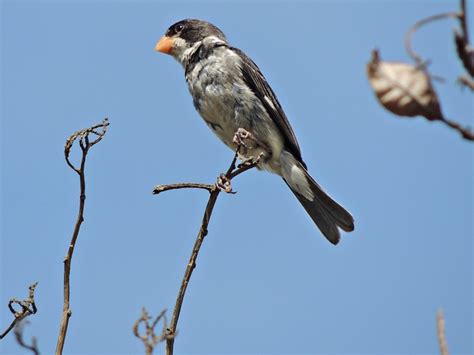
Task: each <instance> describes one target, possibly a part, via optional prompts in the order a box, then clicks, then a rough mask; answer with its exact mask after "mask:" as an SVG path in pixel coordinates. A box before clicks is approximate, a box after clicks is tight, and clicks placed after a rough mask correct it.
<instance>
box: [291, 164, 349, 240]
mask: <svg viewBox="0 0 474 355" xmlns="http://www.w3.org/2000/svg"><path fill="white" fill-rule="evenodd" d="M304 171H305V175H306V178H307V179H308V182H309V184H310V188H311V192H312V193H313V195H314V199H313V201H310V200H308V199H307V198H305V197H304V196H302V195H301V194H299V193H298V192H297V191H296V190H294V189H293V188H292V187H291V186H290V185H289V184H288V182H287V181H286V180H285V179H283V180H284V181H285V182H286V184H287V185H288V187H289V188H290V189H291V191H292V192H293V193H294V194H295V196H296V197H297V198H298V200H299V201H300V203H301V204H302V205H303V207H304V209H305V210H306V212H308V214H309V215H310V216H311V218H312V220H313V221H314V223H316V225H317V226H318V228H319V229H320V230H321V232H322V233H323V234H324V236H325V237H326V239H327V240H329V241H330V242H331V243H332V244H334V245H335V244H337V243H339V240H340V239H341V234H340V232H339V229H338V227H339V228H341V229H342V230H344V231H346V232H351V231H353V230H354V218H353V217H352V216H351V214H350V213H349V212H347V211H346V210H345V209H344V207H342V206H341V205H339V204H338V203H337V202H336V201H334V200H333V199H332V198H331V197H330V196H329V195H328V194H326V193H325V192H324V191H323V189H322V188H321V187H320V186H319V185H318V184H317V183H316V181H314V179H313V178H312V177H311V176H310V175H309V173H308V172H307V171H306V169H304Z"/></svg>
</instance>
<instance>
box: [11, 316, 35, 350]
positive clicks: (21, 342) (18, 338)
mask: <svg viewBox="0 0 474 355" xmlns="http://www.w3.org/2000/svg"><path fill="white" fill-rule="evenodd" d="M28 323H29V322H28V321H27V320H24V321H22V322H20V323H18V324H17V325H16V327H15V332H14V334H15V338H16V341H17V343H18V344H19V345H20V346H21V347H22V348H25V349H28V350H30V351H31V352H32V353H33V354H35V355H39V354H40V352H39V350H38V343H37V341H36V337H32V338H31V345H29V344H26V343H25V341H24V339H23V330H24V326H25V325H26V324H28Z"/></svg>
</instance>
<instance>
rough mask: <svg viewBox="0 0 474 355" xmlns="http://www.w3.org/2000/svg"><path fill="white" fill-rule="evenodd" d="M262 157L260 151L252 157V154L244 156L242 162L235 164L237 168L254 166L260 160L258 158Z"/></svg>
mask: <svg viewBox="0 0 474 355" xmlns="http://www.w3.org/2000/svg"><path fill="white" fill-rule="evenodd" d="M262 157H263V153H260V154H259V155H258V156H257V157H254V156H253V155H252V156H250V157H248V158H244V159H242V162H241V163H240V164H239V165H237V168H238V169H240V168H243V167H245V166H251V165H252V166H255V165H257V164H258V162H259V161H260V159H262Z"/></svg>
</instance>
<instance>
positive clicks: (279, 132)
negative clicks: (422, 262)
mask: <svg viewBox="0 0 474 355" xmlns="http://www.w3.org/2000/svg"><path fill="white" fill-rule="evenodd" d="M155 50H157V51H158V52H162V53H166V54H170V55H171V56H173V57H174V58H175V59H176V60H177V61H178V62H179V63H181V65H182V66H183V67H184V70H185V76H186V81H187V83H188V86H189V91H190V93H191V95H192V97H193V102H194V106H195V107H196V110H197V111H198V112H199V114H200V115H201V116H202V118H203V119H204V121H205V122H206V123H207V125H208V126H209V128H210V129H211V130H212V131H213V132H214V133H215V134H216V135H217V136H218V137H219V138H220V139H221V140H222V141H223V142H224V143H225V144H226V145H227V146H228V147H230V148H231V149H232V150H234V151H236V150H237V147H240V148H242V147H243V149H242V150H241V149H240V148H239V157H240V158H241V159H243V160H248V159H253V158H255V157H260V159H259V161H258V165H257V168H258V169H260V170H267V171H270V172H272V173H275V174H278V175H280V176H281V177H282V178H283V180H284V181H285V182H286V184H287V185H288V186H289V188H290V189H291V191H292V192H293V193H294V194H295V196H296V197H297V198H298V200H299V201H300V203H301V204H302V205H303V207H304V208H305V210H306V212H308V214H309V215H310V216H311V218H312V219H313V221H314V222H315V223H316V225H317V226H318V227H319V229H320V230H321V232H322V233H323V234H324V236H325V237H326V238H327V239H328V240H329V241H330V242H331V243H333V244H337V243H338V242H339V239H340V233H339V229H338V228H341V229H342V230H344V231H346V232H350V231H352V230H354V219H353V218H352V216H351V214H350V213H349V212H347V211H346V210H345V209H344V208H343V207H342V206H341V205H339V204H338V203H337V202H336V201H334V200H333V199H332V198H331V197H330V196H328V195H327V194H326V193H325V192H324V191H323V190H322V188H321V187H320V186H319V185H318V184H317V183H316V181H314V179H313V178H312V177H311V176H310V175H309V173H308V171H307V170H306V169H307V168H306V164H305V163H304V162H303V159H302V157H301V151H300V147H299V145H298V141H297V140H296V136H295V134H294V132H293V129H292V128H291V126H290V122H289V121H288V119H287V117H286V115H285V113H284V112H283V109H282V107H281V105H280V103H279V102H278V99H277V98H276V96H275V94H274V92H273V90H272V89H271V88H270V85H268V83H267V81H266V79H265V77H264V76H263V74H262V73H261V72H260V69H259V68H258V67H257V65H256V64H255V63H254V62H253V61H252V60H251V59H250V58H249V57H248V56H247V55H246V54H245V53H244V52H242V51H241V50H240V49H237V48H235V47H232V46H231V45H230V44H229V42H228V41H227V39H226V37H225V35H224V33H223V32H222V31H221V30H220V29H218V28H217V27H216V26H214V25H213V24H211V23H209V22H206V21H201V20H195V19H186V20H182V21H179V22H177V23H175V24H174V25H172V26H171V27H170V28H169V29H168V30H167V31H166V34H165V35H164V36H163V37H162V38H161V39H160V40H159V42H158V43H157V44H156V47H155Z"/></svg>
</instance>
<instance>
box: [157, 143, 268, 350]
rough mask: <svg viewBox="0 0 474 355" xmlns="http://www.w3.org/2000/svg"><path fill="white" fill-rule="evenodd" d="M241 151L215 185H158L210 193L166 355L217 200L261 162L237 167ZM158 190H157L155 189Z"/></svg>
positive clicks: (167, 341)
mask: <svg viewBox="0 0 474 355" xmlns="http://www.w3.org/2000/svg"><path fill="white" fill-rule="evenodd" d="M239 149H240V145H239V146H238V148H237V150H236V152H235V154H234V157H233V159H232V162H231V164H230V166H229V168H228V169H227V172H226V173H225V174H221V175H220V176H219V177H218V179H217V183H216V184H215V185H208V184H195V183H183V184H173V185H158V187H159V189H158V193H159V192H162V191H168V190H172V189H176V188H200V189H206V190H208V191H209V192H210V195H209V200H208V201H207V205H206V208H205V210H204V215H203V217H202V222H201V227H200V228H199V232H198V234H197V237H196V241H195V242H194V246H193V250H192V253H191V256H190V258H189V261H188V263H187V266H186V270H185V272H184V276H183V280H182V281H181V287H180V289H179V292H178V296H177V298H176V304H175V307H174V310H173V315H172V318H171V323H170V325H169V327H168V329H167V331H168V334H169V338H168V339H167V340H166V354H167V355H172V354H173V348H174V339H175V336H176V329H177V326H178V320H179V315H180V313H181V307H182V305H183V301H184V296H185V294H186V289H187V287H188V284H189V281H190V279H191V275H192V273H193V271H194V269H195V267H196V260H197V257H198V255H199V251H200V250H201V246H202V243H203V241H204V238H205V237H206V235H207V233H208V229H207V227H208V225H209V221H210V219H211V215H212V212H213V210H214V206H215V204H216V201H217V198H218V197H219V194H220V193H221V191H224V192H227V193H232V186H231V180H232V179H233V178H235V177H237V176H238V175H240V174H242V173H243V172H245V171H247V170H249V169H252V168H254V167H255V166H257V164H258V162H259V161H260V158H261V156H259V157H257V158H256V159H254V160H252V161H250V162H246V163H244V164H241V165H239V166H237V167H236V162H237V158H238V152H239ZM155 190H156V188H155Z"/></svg>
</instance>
